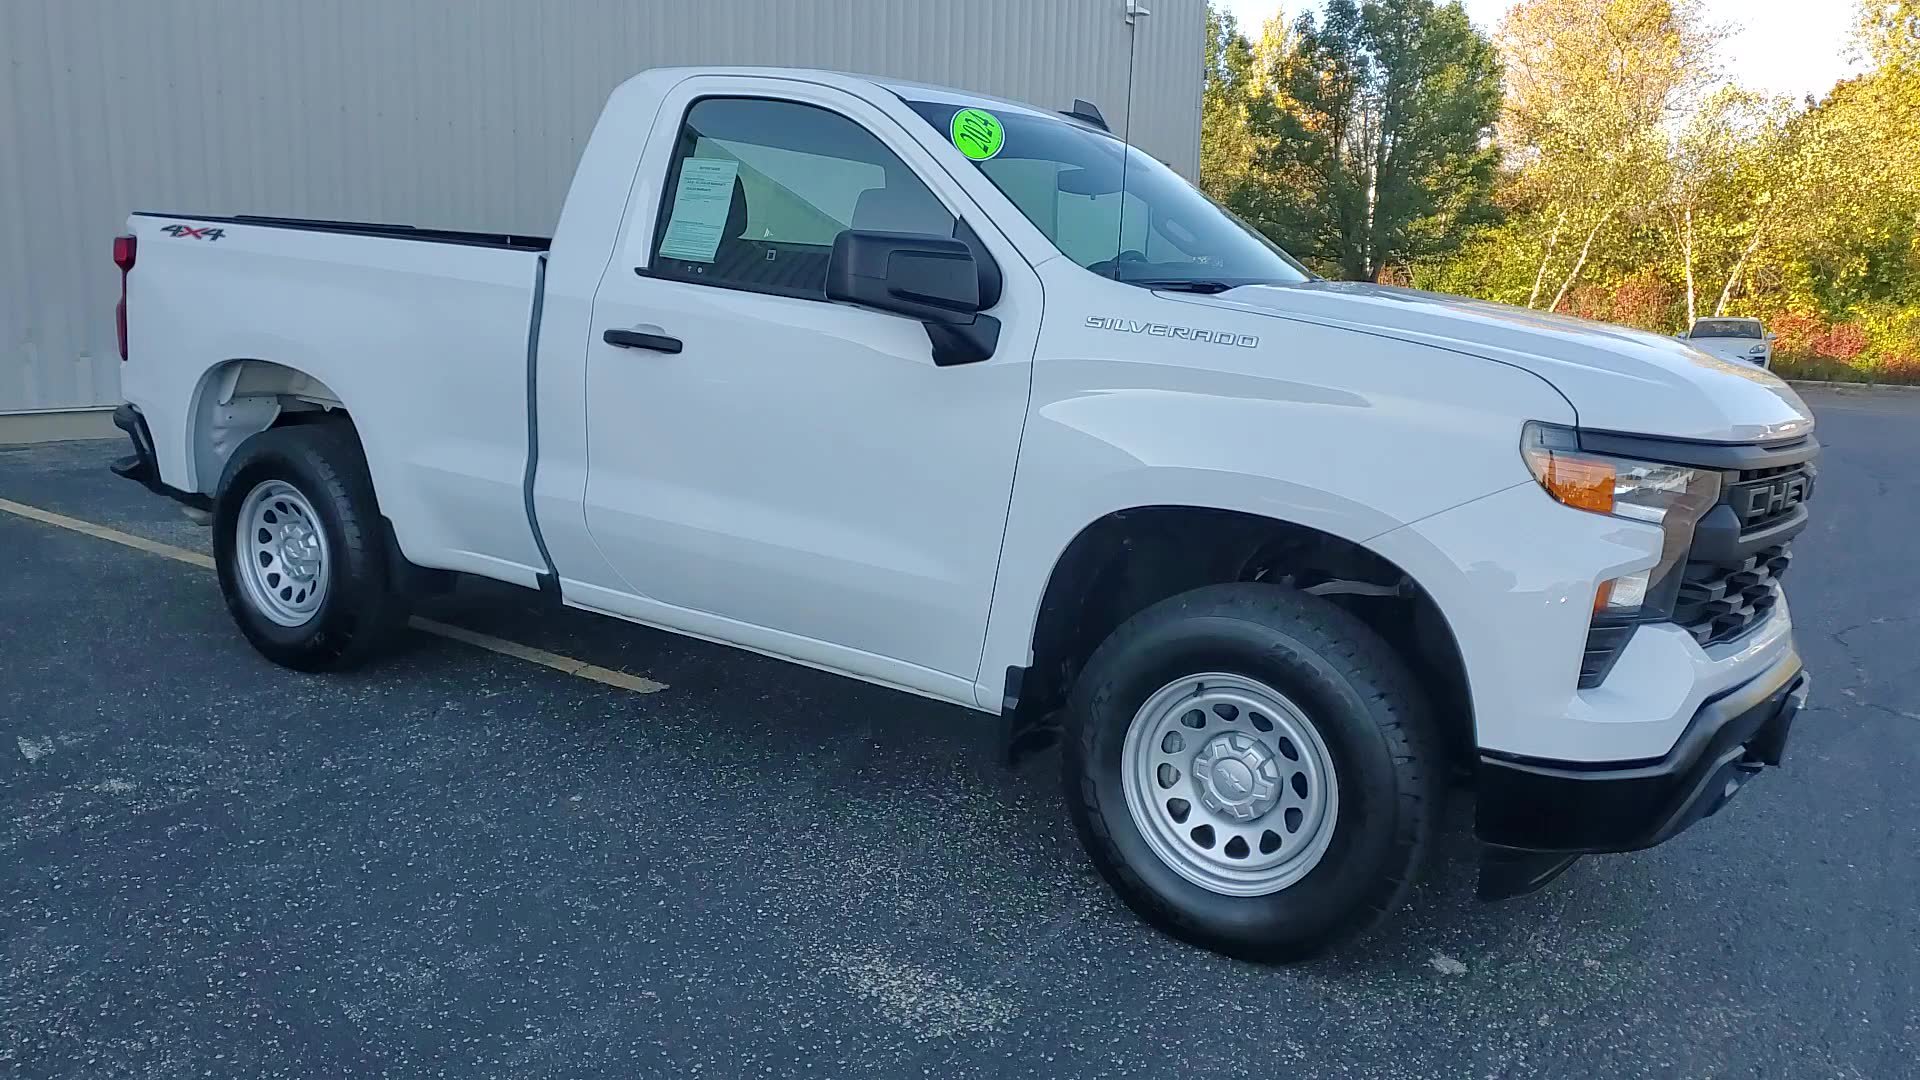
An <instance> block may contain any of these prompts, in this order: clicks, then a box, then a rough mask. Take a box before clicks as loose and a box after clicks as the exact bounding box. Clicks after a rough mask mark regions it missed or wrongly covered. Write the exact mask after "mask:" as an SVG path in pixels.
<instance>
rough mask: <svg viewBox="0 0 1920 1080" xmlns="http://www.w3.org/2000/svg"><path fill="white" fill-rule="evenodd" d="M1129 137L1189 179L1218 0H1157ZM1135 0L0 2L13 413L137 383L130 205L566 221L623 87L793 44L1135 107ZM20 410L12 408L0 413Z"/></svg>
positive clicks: (842, 63) (849, 67)
mask: <svg viewBox="0 0 1920 1080" xmlns="http://www.w3.org/2000/svg"><path fill="white" fill-rule="evenodd" d="M1142 6H1145V7H1148V8H1150V9H1151V10H1152V15H1151V16H1150V17H1146V18H1142V19H1140V20H1139V24H1138V25H1139V31H1138V37H1137V43H1136V47H1137V49H1138V64H1137V67H1136V68H1135V71H1134V85H1133V105H1134V114H1135V115H1134V121H1135V122H1134V123H1133V124H1132V126H1131V136H1132V138H1133V140H1134V141H1135V142H1136V143H1138V144H1139V145H1140V146H1141V147H1142V148H1144V149H1146V150H1148V151H1149V152H1151V153H1153V154H1154V155H1155V156H1157V157H1159V158H1161V159H1162V160H1164V161H1166V162H1167V163H1168V164H1170V165H1172V166H1174V167H1175V168H1176V169H1179V170H1180V171H1181V172H1183V173H1185V174H1187V175H1188V176H1192V175H1193V174H1194V172H1195V171H1196V169H1197V168H1198V161H1199V140H1200V135H1199V123H1200V119H1199V111H1200V89H1201V71H1200V65H1201V35H1202V32H1203V31H1202V12H1203V9H1204V0H1147V2H1146V3H1145V4H1143V5H1142ZM1126 7H1127V0H138V2H130V0H0V221H4V223H5V229H4V239H0V414H5V413H8V412H20V411H30V410H45V409H61V408H85V407H91V406H99V405H107V404H112V403H115V402H117V401H118V400H119V384H118V376H119V373H118V370H117V368H118V356H117V352H116V348H115V345H114V331H113V302H114V300H115V299H116V298H117V295H118V282H117V280H116V273H117V272H116V271H115V270H114V269H113V265H112V262H111V260H110V258H109V255H110V250H109V249H110V248H111V243H110V241H111V239H112V237H113V236H114V234H115V233H117V232H120V231H121V229H122V226H123V224H124V222H125V219H126V216H127V214H128V213H129V212H130V211H132V210H134V209H143V210H173V211H179V212H182V213H187V212H199V213H214V214H230V213H260V214H279V215H290V216H299V217H330V218H347V219H353V220H362V221H398V222H410V223H414V224H422V225H430V226H439V227H443V228H463V229H488V230H500V231H514V232H530V233H549V232H550V231H551V230H552V228H553V224H554V222H555V220H556V219H557V218H558V216H559V212H560V204H561V202H562V200H563V198H564V197H565V194H566V189H567V182H568V180H569V179H570V178H571V176H572V173H573V165H574V162H575V160H576V159H577V158H578V157H579V154H580V150H581V147H582V145H583V144H584V143H585V141H586V138H587V136H588V134H589V132H590V131H591V130H592V126H593V122H594V119H595V118H596V117H597V115H598V114H599V110H600V106H601V104H602V102H603V101H604V100H605V98H606V95H607V93H608V92H609V91H610V90H612V89H613V87H614V86H615V85H617V84H618V83H619V82H620V81H621V80H623V79H625V78H626V77H627V76H629V75H631V74H632V73H634V72H635V71H638V70H640V69H642V68H646V67H653V66H661V65H679V64H691V65H700V64H781V65H792V66H801V67H824V68H833V69H837V70H843V71H862V72H872V73H875V74H880V75H888V76H893V77H898V78H910V79H914V80H918V81H921V82H933V83H943V84H947V85H952V86H959V87H964V88H968V89H973V90H978V91H981V92H985V93H991V94H995V95H998V96H1001V97H1009V98H1015V99H1019V100H1025V101H1030V102H1033V103H1035V104H1040V105H1047V106H1052V107H1056V108H1065V107H1067V106H1068V105H1069V104H1070V103H1071V101H1072V100H1073V99H1074V98H1075V97H1083V98H1086V99H1088V100H1090V101H1092V102H1094V103H1095V104H1096V105H1098V106H1099V107H1100V109H1101V111H1102V112H1104V113H1105V114H1106V116H1107V118H1108V120H1109V122H1110V123H1111V124H1112V125H1113V128H1114V130H1116V131H1118V130H1120V129H1121V126H1122V125H1123V124H1126V122H1127V116H1126V112H1127V75H1128V72H1127V56H1128V33H1129V30H1128V26H1127V23H1126V20H1125V17H1124V12H1125V10H1126ZM3 419H4V417H3V416H0V420H3Z"/></svg>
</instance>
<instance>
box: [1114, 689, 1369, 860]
mask: <svg viewBox="0 0 1920 1080" xmlns="http://www.w3.org/2000/svg"><path fill="white" fill-rule="evenodd" d="M1120 779H1121V786H1122V788H1123V790H1124V791H1125V794H1126V800H1127V809H1128V811H1129V812H1130V813H1131V814H1132V815H1133V823H1134V825H1136V826H1137V827H1138V828H1139V830H1140V833H1141V835H1142V836H1143V837H1144V838H1145V839H1146V842H1147V845H1148V846H1149V847H1150V848H1152V849H1153V853H1154V854H1155V855H1157V856H1159V857H1160V859H1161V861H1163V862H1165V863H1166V864H1167V866H1169V867H1170V868H1172V869H1173V870H1174V871H1175V872H1176V873H1178V874H1179V875H1180V876H1181V877H1184V878H1186V879H1187V880H1188V881H1191V882H1193V883H1194V884H1195V885H1198V886H1200V887H1201V888H1203V889H1207V890H1210V891H1212V892H1216V893H1220V894H1222V895H1226V896H1265V895H1268V894H1270V893H1276V892H1279V891H1280V890H1282V889H1285V888H1287V887H1288V886H1289V885H1292V884H1294V883H1295V882H1297V881H1299V880H1300V879H1301V878H1303V877H1305V876H1306V875H1307V872H1308V871H1310V870H1312V869H1313V868H1314V866H1315V865H1316V864H1318V863H1319V861H1320V857H1321V856H1322V855H1324V854H1325V853H1326V850H1327V844H1328V843H1329V842H1330V841H1331V840H1332V839H1333V826H1334V821H1335V819H1336V818H1337V817H1338V816H1339V810H1340V786H1339V782H1338V780H1337V779H1336V777H1335V776H1334V771H1333V761H1332V759H1331V757H1329V755H1328V753H1327V748H1326V744H1325V743H1324V742H1322V741H1321V738H1320V733H1319V731H1318V730H1316V729H1315V728H1314V726H1313V723H1312V722H1311V721H1310V720H1308V719H1307V717H1306V714H1305V713H1303V712H1302V711H1301V710H1300V708H1299V707H1298V706H1296V705H1295V704H1294V703H1293V702H1292V701H1290V700H1288V699H1287V697H1286V696H1285V695H1284V694H1281V693H1280V692H1279V691H1277V690H1274V689H1273V688H1272V687H1270V686H1268V685H1266V684H1265V683H1262V682H1260V681H1259V680H1257V679H1249V678H1247V677H1245V676H1242V675H1229V674H1224V673H1218V672H1214V673H1208V674H1202V675H1189V676H1186V677H1184V678H1181V679H1177V680H1175V681H1173V682H1171V683H1168V684H1167V685H1166V686H1164V687H1161V688H1160V689H1159V690H1158V691H1156V692H1155V693H1154V694H1153V695H1152V696H1151V697H1149V698H1147V700H1146V703H1145V704H1143V705H1141V706H1140V709H1139V711H1138V712H1136V713H1135V714H1134V717H1133V721H1132V723H1131V724H1129V725H1128V727H1127V736H1126V741H1125V743H1124V744H1123V746H1122V748H1121V773H1120Z"/></svg>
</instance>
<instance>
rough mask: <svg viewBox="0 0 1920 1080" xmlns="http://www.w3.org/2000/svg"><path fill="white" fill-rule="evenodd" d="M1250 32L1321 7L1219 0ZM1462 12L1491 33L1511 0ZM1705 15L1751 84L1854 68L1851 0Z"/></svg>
mask: <svg viewBox="0 0 1920 1080" xmlns="http://www.w3.org/2000/svg"><path fill="white" fill-rule="evenodd" d="M1220 2H1221V3H1222V5H1223V6H1225V7H1226V8H1228V9H1230V10H1231V11H1232V12H1233V13H1234V15H1235V16H1236V17H1237V18H1238V19H1239V20H1240V26H1241V28H1242V30H1243V31H1244V32H1246V33H1247V34H1248V36H1250V37H1251V36H1254V35H1256V34H1258V33H1259V32H1260V26H1261V25H1262V24H1263V23H1265V22H1266V21H1267V19H1268V18H1270V17H1271V16H1272V15H1273V13H1274V12H1275V11H1277V10H1280V9H1285V10H1286V11H1287V13H1288V14H1289V15H1291V14H1294V13H1297V12H1299V11H1301V10H1302V9H1304V8H1309V7H1311V8H1318V7H1319V6H1320V5H1319V4H1318V3H1317V2H1314V0H1220ZM1462 2H1463V3H1464V4H1465V6H1466V9H1467V15H1468V16H1469V17H1470V18H1472V19H1473V21H1474V24H1475V25H1476V26H1478V27H1480V28H1481V29H1482V30H1485V31H1488V32H1489V33H1491V32H1492V31H1493V29H1494V28H1495V27H1496V26H1497V25H1498V24H1499V22H1500V17H1501V16H1502V15H1504V14H1506V11H1507V9H1508V8H1509V7H1511V6H1512V0H1462ZM1706 6H1707V11H1708V14H1709V17H1710V18H1712V19H1713V20H1714V21H1716V22H1720V23H1724V24H1727V25H1728V26H1730V27H1732V29H1733V36H1732V38H1731V39H1730V40H1729V41H1728V42H1727V44H1726V45H1725V47H1724V49H1725V53H1724V60H1725V66H1726V74H1727V75H1728V76H1730V77H1732V78H1733V79H1734V81H1736V82H1738V83H1740V84H1741V85H1743V86H1747V87H1749V88H1751V89H1754V90H1764V91H1767V92H1769V93H1775V94H1791V95H1793V96H1794V97H1801V96H1803V95H1806V94H1815V95H1818V94H1821V93H1824V92H1825V91H1826V90H1827V89H1828V88H1829V87H1831V86H1832V85H1833V84H1834V83H1835V82H1837V81H1839V79H1840V78H1841V77H1843V76H1845V75H1847V74H1848V73H1849V72H1850V71H1851V70H1852V63H1851V61H1850V60H1849V58H1848V56H1847V51H1848V50H1847V43H1848V36H1849V34H1850V33H1851V32H1852V29H1853V13H1854V5H1853V3H1852V2H1851V0H1815V2H1813V3H1808V2H1807V0H1706Z"/></svg>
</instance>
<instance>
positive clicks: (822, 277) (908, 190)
mask: <svg viewBox="0 0 1920 1080" xmlns="http://www.w3.org/2000/svg"><path fill="white" fill-rule="evenodd" d="M664 191H665V197H664V198H663V199H662V204H661V210H660V219H659V221H658V222H657V223H656V224H655V228H654V238H653V259H652V266H651V269H650V271H649V272H650V273H651V274H652V275H653V276H656V277H663V278H671V279H676V280H681V281H697V282H700V283H702V284H708V285H720V286H725V287H729V288H738V289H751V290H755V291H758V292H769V293H774V294H777V295H781V296H795V297H802V298H806V299H813V300H823V299H825V297H826V279H827V259H828V257H829V256H830V255H831V254H832V252H833V241H834V238H835V237H837V236H839V235H840V233H841V232H842V231H843V230H846V229H874V230H885V231H888V232H917V233H934V234H936V235H940V236H952V235H953V234H954V219H953V215H952V214H950V213H948V212H947V209H946V207H945V206H943V205H941V203H940V200H939V199H938V198H935V197H934V194H933V193H932V192H931V191H929V190H927V187H926V185H925V184H922V183H921V182H920V178H919V177H917V176H915V175H914V174H913V170H911V169H909V168H908V167H907V165H906V163H905V162H903V161H901V160H900V159H899V158H898V157H896V156H894V154H893V152H892V151H891V150H888V149H887V148H886V146H885V145H884V144H882V143H881V142H880V140H879V139H876V138H874V136H873V134H872V133H871V132H869V131H867V130H866V129H865V128H863V127H861V126H860V125H859V124H857V123H855V122H853V121H852V120H849V119H847V118H846V117H844V116H841V115H840V114H838V113H835V112H832V111H830V110H827V109H822V108H818V107H815V106H812V105H801V104H799V103H797V102H791V101H774V100H770V99H765V98H702V99H701V100H699V101H696V102H694V103H693V106H692V107H691V108H690V109H688V110H687V115H686V119H685V120H684V121H683V122H682V123H681V126H680V136H679V139H678V140H677V142H676V143H675V146H674V152H673V160H672V162H671V163H670V164H669V165H668V171H667V185H666V188H665V189H664Z"/></svg>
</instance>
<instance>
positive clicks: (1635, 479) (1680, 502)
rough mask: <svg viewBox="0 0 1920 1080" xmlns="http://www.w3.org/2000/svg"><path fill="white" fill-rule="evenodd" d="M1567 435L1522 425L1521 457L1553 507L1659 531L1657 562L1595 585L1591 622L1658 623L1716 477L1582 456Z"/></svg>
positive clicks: (1667, 610) (1716, 493)
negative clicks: (1637, 523) (1555, 502)
mask: <svg viewBox="0 0 1920 1080" xmlns="http://www.w3.org/2000/svg"><path fill="white" fill-rule="evenodd" d="M1579 447H1580V443H1579V438H1578V436H1576V435H1575V433H1574V432H1573V430H1572V429H1570V428H1563V427H1557V426H1555V425H1552V424H1542V423H1538V422H1533V423H1529V424H1527V425H1526V427H1525V428H1523V429H1522V431H1521V435H1520V453H1521V455H1522V456H1523V457H1525V458H1526V461H1527V468H1529V469H1531V470H1532V471H1533V478H1534V479H1535V480H1538V481H1539V482H1540V486H1541V487H1543V488H1545V489H1546V490H1547V494H1549V495H1552V496H1553V497H1554V498H1555V499H1558V500H1560V501H1561V502H1563V503H1565V504H1567V505H1568V506H1571V507H1574V508H1575V509H1579V510H1587V511H1591V512H1593V513H1596V514H1608V515H1611V516H1613V517H1618V518H1626V519H1627V520H1629V521H1642V522H1646V523H1648V524H1651V525H1658V526H1660V529H1661V532H1662V534H1663V537H1664V539H1663V541H1662V543H1661V545H1660V561H1659V562H1658V563H1655V564H1654V565H1653V566H1652V567H1649V568H1648V569H1646V570H1641V571H1638V572H1636V573H1632V574H1628V575H1626V576H1625V577H1618V578H1614V579H1613V580H1611V581H1604V582H1601V583H1600V587H1599V589H1598V590H1597V591H1596V592H1595V595H1594V598H1593V611H1594V615H1595V617H1596V618H1605V617H1615V618H1619V619H1646V618H1665V617H1666V616H1667V615H1669V614H1671V613H1672V611H1673V600H1674V595H1675V594H1676V593H1677V592H1678V591H1679V588H1680V575H1679V573H1678V572H1677V571H1678V570H1679V569H1680V567H1681V566H1682V565H1683V564H1685V562H1686V558H1687V548H1689V547H1690V546H1692V544H1693V529H1694V526H1696V525H1698V524H1699V523H1700V519H1701V518H1702V517H1705V516H1706V513H1707V511H1709V510H1711V509H1713V506H1714V504H1715V503H1716V502H1718V501H1719V500H1720V474H1719V473H1718V472H1716V471H1713V470H1710V469H1692V468H1688V467H1686V466H1684V465H1664V464H1661V463H1659V462H1656V461H1635V460H1633V459H1631V458H1618V457H1608V456H1606V455H1604V454H1590V453H1586V452H1584V451H1582V450H1581V449H1580V448H1579Z"/></svg>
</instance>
